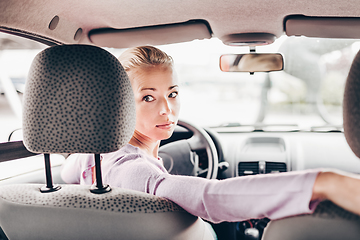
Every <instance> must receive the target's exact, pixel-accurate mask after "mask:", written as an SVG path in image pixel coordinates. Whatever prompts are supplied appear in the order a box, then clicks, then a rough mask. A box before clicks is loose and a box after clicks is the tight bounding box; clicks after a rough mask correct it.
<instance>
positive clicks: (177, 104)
mask: <svg viewBox="0 0 360 240" xmlns="http://www.w3.org/2000/svg"><path fill="white" fill-rule="evenodd" d="M172 109H173V112H174V113H175V114H174V115H176V116H179V112H180V99H179V97H177V98H176V99H175V100H174V103H173V106H172Z"/></svg>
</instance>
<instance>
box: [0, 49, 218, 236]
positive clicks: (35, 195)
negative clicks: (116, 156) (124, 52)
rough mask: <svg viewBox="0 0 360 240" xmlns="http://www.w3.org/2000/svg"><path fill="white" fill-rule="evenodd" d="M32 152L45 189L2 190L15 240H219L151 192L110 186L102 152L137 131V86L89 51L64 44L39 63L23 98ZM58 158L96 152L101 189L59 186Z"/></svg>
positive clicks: (0, 219) (102, 53)
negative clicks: (39, 157)
mask: <svg viewBox="0 0 360 240" xmlns="http://www.w3.org/2000/svg"><path fill="white" fill-rule="evenodd" d="M23 102H24V110H23V138H24V145H25V146H26V148H27V149H28V150H29V151H31V152H35V153H42V154H44V159H45V170H46V186H42V185H39V184H16V185H4V186H0V226H1V228H2V229H3V232H4V234H5V235H6V237H7V238H9V239H37V240H39V239H213V237H212V236H211V233H210V231H209V229H208V228H207V227H206V226H205V223H204V222H203V221H202V220H201V219H200V218H198V217H195V216H193V215H191V214H189V213H187V212H186V211H184V210H183V209H182V208H180V207H179V206H177V205H176V204H174V203H172V202H171V201H168V200H166V199H164V198H159V197H156V196H153V195H150V194H146V193H142V192H137V191H132V190H126V189H121V188H116V187H109V186H104V185H103V183H102V179H101V169H100V168H101V166H100V157H99V156H100V155H99V154H100V153H107V152H112V151H116V150H118V149H120V148H121V147H122V146H124V145H125V144H126V143H127V142H128V141H129V140H130V138H131V136H132V134H133V131H134V128H135V103H134V96H133V92H132V89H131V85H130V82H129V79H128V76H127V74H126V72H125V71H124V69H123V67H122V66H121V64H120V62H119V61H118V60H117V59H116V58H115V57H114V56H113V55H112V54H110V53H109V52H108V51H106V50H104V49H102V48H99V47H95V46H90V45H60V46H55V47H50V48H47V49H45V50H43V51H42V52H40V53H39V54H38V55H37V56H36V57H35V59H34V61H33V63H32V65H31V69H30V72H29V75H28V79H27V82H26V89H25V94H24V98H23ZM52 153H67V154H68V153H92V154H94V155H95V159H96V185H94V186H92V187H91V188H90V187H89V186H84V185H70V184H69V185H67V184H63V185H59V186H56V185H54V184H53V182H52V177H51V165H50V161H51V159H50V157H51V154H52Z"/></svg>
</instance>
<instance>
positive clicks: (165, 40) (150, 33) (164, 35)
mask: <svg viewBox="0 0 360 240" xmlns="http://www.w3.org/2000/svg"><path fill="white" fill-rule="evenodd" d="M211 34H212V33H211V29H210V27H209V25H208V23H207V22H206V21H203V20H192V21H188V22H184V23H174V24H165V25H156V26H147V27H138V28H127V29H114V28H103V29H94V30H92V31H90V32H89V39H90V41H91V42H92V43H94V44H95V45H97V46H101V47H113V48H128V47H135V46H141V45H148V44H150V45H162V44H169V43H178V42H187V41H192V40H195V39H206V38H211Z"/></svg>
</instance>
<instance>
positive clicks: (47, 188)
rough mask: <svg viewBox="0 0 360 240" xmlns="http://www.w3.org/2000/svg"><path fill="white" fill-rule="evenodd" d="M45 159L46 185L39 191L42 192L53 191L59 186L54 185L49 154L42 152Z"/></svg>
mask: <svg viewBox="0 0 360 240" xmlns="http://www.w3.org/2000/svg"><path fill="white" fill-rule="evenodd" d="M44 160H45V176H46V186H44V187H42V188H41V189H40V191H41V192H42V193H48V192H55V191H57V190H59V189H60V188H61V187H60V186H54V185H53V181H52V176H51V164H50V154H49V153H44Z"/></svg>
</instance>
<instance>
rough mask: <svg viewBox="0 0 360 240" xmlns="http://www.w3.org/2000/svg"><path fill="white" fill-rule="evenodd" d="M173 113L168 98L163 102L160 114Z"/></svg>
mask: <svg viewBox="0 0 360 240" xmlns="http://www.w3.org/2000/svg"><path fill="white" fill-rule="evenodd" d="M170 113H171V106H170V103H169V101H168V100H167V99H164V100H163V101H162V103H161V109H160V115H169V114H170Z"/></svg>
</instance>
